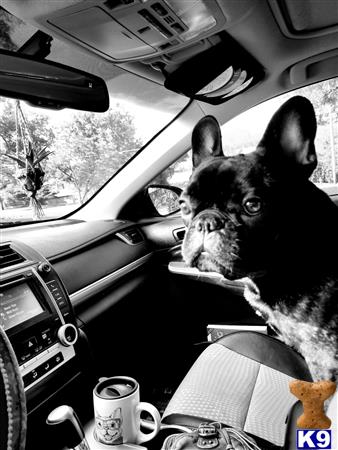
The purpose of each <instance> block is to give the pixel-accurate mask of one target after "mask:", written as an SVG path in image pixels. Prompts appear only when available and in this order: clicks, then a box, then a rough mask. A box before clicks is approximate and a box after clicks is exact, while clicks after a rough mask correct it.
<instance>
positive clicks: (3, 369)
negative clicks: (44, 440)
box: [0, 326, 27, 450]
mask: <svg viewBox="0 0 338 450" xmlns="http://www.w3.org/2000/svg"><path fill="white" fill-rule="evenodd" d="M26 420H27V413H26V397H25V391H24V387H23V382H22V377H21V374H20V370H19V365H18V361H17V359H16V356H15V353H14V350H13V347H12V345H11V343H10V342H9V339H8V337H7V335H6V333H5V332H4V331H3V329H2V328H1V326H0V450H24V449H25V444H26V427H27V422H26Z"/></svg>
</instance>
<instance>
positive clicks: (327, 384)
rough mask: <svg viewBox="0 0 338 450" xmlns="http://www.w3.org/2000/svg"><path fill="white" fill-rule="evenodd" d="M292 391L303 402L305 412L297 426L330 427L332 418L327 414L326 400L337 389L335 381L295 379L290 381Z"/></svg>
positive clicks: (304, 427)
mask: <svg viewBox="0 0 338 450" xmlns="http://www.w3.org/2000/svg"><path fill="white" fill-rule="evenodd" d="M289 388H290V392H292V394H293V395H295V396H296V397H297V398H298V399H299V400H300V401H301V402H302V404H303V409H304V412H303V414H302V415H301V416H300V417H299V418H298V420H297V427H298V428H303V429H311V428H312V429H320V430H323V429H325V428H330V426H331V420H330V419H329V418H328V417H327V416H326V415H325V412H324V402H325V400H327V399H328V398H329V397H331V395H332V394H334V392H335V390H336V383H334V382H333V381H317V382H316V383H309V382H308V381H301V380H294V381H290V383H289Z"/></svg>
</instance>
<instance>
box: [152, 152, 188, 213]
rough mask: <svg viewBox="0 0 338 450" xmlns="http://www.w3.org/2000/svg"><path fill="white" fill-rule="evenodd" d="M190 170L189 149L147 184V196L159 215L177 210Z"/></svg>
mask: <svg viewBox="0 0 338 450" xmlns="http://www.w3.org/2000/svg"><path fill="white" fill-rule="evenodd" d="M191 172H192V160H191V151H189V152H187V153H186V154H184V155H183V156H182V157H181V158H180V159H178V160H177V161H175V162H174V163H173V164H171V165H170V166H169V167H167V168H166V169H165V170H164V171H163V172H161V173H160V174H159V175H158V176H157V177H156V178H154V179H153V181H152V182H151V183H150V185H149V186H148V193H149V196H150V198H151V200H152V202H153V204H154V206H155V208H156V210H157V212H158V213H159V214H160V215H161V216H167V215H168V214H172V213H174V212H176V211H178V210H179V204H178V199H179V197H180V194H181V191H182V190H183V189H184V186H185V185H186V183H187V182H188V180H189V177H190V175H191Z"/></svg>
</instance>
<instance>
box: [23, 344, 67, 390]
mask: <svg viewBox="0 0 338 450" xmlns="http://www.w3.org/2000/svg"><path fill="white" fill-rule="evenodd" d="M63 361H64V357H63V354H62V353H61V352H58V353H57V354H56V355H54V356H53V357H52V358H49V359H48V360H47V361H45V362H44V363H42V364H40V365H39V366H37V367H35V368H34V369H33V370H31V371H30V372H28V373H27V374H26V375H24V376H23V384H24V386H25V387H26V386H28V385H30V384H32V383H34V381H36V380H38V379H39V378H41V377H42V376H43V375H45V374H47V373H48V372H50V371H51V370H52V369H54V367H56V366H58V365H59V364H61V363H62V362H63Z"/></svg>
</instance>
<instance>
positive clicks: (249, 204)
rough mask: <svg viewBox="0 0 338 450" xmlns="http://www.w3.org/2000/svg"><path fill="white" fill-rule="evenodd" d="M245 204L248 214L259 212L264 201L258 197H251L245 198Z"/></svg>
mask: <svg viewBox="0 0 338 450" xmlns="http://www.w3.org/2000/svg"><path fill="white" fill-rule="evenodd" d="M243 206H244V209H245V211H246V212H247V213H248V214H251V215H252V214H258V213H259V212H260V211H261V209H262V201H261V199H260V198H258V197H251V198H248V199H246V200H245V202H244V204H243Z"/></svg>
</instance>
